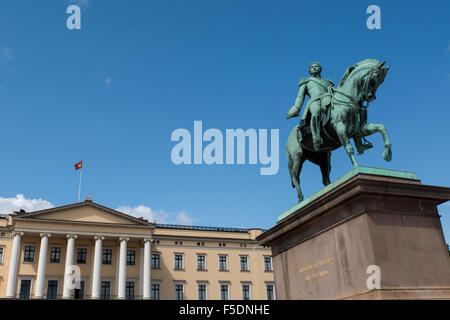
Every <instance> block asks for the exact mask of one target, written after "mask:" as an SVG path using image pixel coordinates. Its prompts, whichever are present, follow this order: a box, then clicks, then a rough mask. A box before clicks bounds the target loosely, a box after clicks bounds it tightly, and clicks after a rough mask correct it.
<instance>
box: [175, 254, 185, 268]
mask: <svg viewBox="0 0 450 320" xmlns="http://www.w3.org/2000/svg"><path fill="white" fill-rule="evenodd" d="M177 256H181V268H177V266H178V264H177ZM173 270H184V253H179V252H174V254H173Z"/></svg>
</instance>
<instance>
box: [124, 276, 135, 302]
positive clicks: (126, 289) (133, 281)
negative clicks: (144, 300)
mask: <svg viewBox="0 0 450 320" xmlns="http://www.w3.org/2000/svg"><path fill="white" fill-rule="evenodd" d="M129 283H132V284H133V299H130V298H127V295H128V289H129V288H128V284H129ZM135 299H136V280H131V279H127V280H126V281H125V300H135Z"/></svg>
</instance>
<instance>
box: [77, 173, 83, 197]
mask: <svg viewBox="0 0 450 320" xmlns="http://www.w3.org/2000/svg"><path fill="white" fill-rule="evenodd" d="M82 172H83V168H81V169H80V183H79V184H78V202H80V194H81V173H82Z"/></svg>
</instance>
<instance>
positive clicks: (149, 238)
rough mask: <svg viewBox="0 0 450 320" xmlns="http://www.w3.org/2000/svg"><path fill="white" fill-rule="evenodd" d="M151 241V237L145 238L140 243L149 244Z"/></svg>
mask: <svg viewBox="0 0 450 320" xmlns="http://www.w3.org/2000/svg"><path fill="white" fill-rule="evenodd" d="M152 240H153V238H152V237H145V238H143V239H142V242H143V243H146V242H148V241H150V243H151V241H152Z"/></svg>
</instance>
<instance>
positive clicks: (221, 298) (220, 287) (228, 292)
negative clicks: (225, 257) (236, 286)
mask: <svg viewBox="0 0 450 320" xmlns="http://www.w3.org/2000/svg"><path fill="white" fill-rule="evenodd" d="M222 287H226V288H227V291H226V292H227V296H226V299H223V296H222ZM219 289H220V300H222V301H227V300H230V283H229V282H219Z"/></svg>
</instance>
